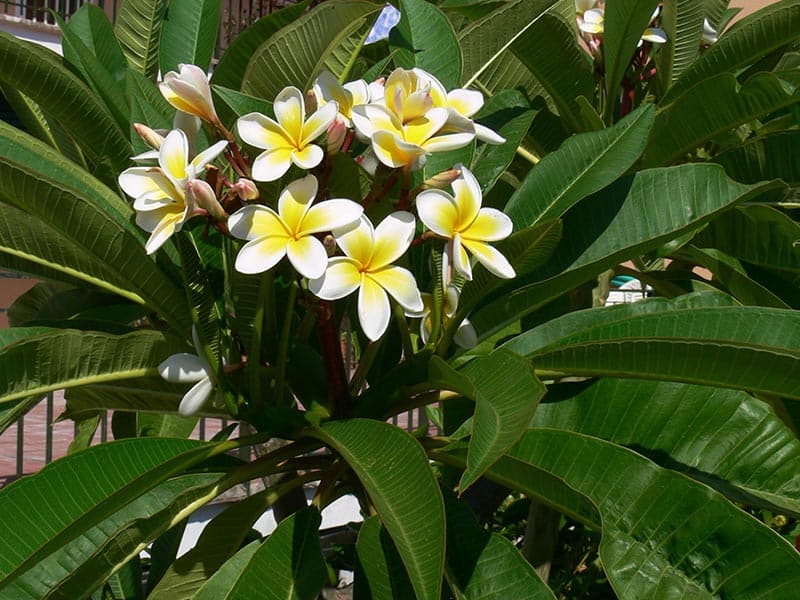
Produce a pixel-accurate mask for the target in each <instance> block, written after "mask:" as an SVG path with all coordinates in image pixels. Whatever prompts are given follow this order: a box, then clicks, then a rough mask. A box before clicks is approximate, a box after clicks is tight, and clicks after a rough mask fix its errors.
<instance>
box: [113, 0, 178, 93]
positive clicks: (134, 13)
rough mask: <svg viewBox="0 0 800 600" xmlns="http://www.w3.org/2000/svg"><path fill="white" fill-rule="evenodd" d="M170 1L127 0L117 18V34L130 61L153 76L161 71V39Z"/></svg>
mask: <svg viewBox="0 0 800 600" xmlns="http://www.w3.org/2000/svg"><path fill="white" fill-rule="evenodd" d="M166 9H167V3H166V0H123V2H122V5H121V6H120V7H119V12H118V13H117V16H116V19H115V20H114V34H115V35H116V36H117V40H118V41H119V45H120V46H121V47H122V52H123V53H124V54H125V58H126V59H128V64H129V65H130V66H131V68H132V69H134V70H135V71H136V72H138V73H141V74H142V75H144V76H145V77H147V78H149V79H153V78H154V77H155V76H156V73H157V72H158V41H159V37H160V36H161V22H162V20H163V18H164V13H165V11H166Z"/></svg>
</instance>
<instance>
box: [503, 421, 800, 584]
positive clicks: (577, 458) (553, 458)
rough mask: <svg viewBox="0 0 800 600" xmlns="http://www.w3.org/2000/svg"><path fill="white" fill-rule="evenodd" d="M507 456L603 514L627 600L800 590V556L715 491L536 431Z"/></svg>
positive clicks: (591, 442)
mask: <svg viewBox="0 0 800 600" xmlns="http://www.w3.org/2000/svg"><path fill="white" fill-rule="evenodd" d="M554 449H555V451H554ZM510 455H511V456H512V457H514V458H516V459H518V460H520V461H523V462H525V463H527V464H530V465H534V466H536V467H537V468H540V469H542V470H543V471H545V472H547V473H550V474H551V475H553V476H554V477H557V478H559V479H561V480H562V481H563V482H564V483H565V484H566V485H569V486H572V487H573V488H574V489H575V490H576V491H577V492H579V493H581V494H584V495H585V496H587V497H588V498H589V499H591V500H592V501H593V502H594V503H595V504H596V505H597V508H598V510H599V511H600V514H601V515H602V518H603V538H602V540H601V542H600V560H601V561H602V564H603V568H604V570H605V572H606V574H607V575H608V577H609V580H610V581H611V585H612V586H613V587H614V591H615V592H616V593H617V595H618V596H619V597H621V598H628V597H650V598H668V597H676V598H677V597H694V598H708V597H713V596H715V595H716V596H718V597H723V596H724V597H734V598H737V597H745V596H763V597H773V598H782V597H789V595H791V594H790V593H789V592H788V590H791V589H793V588H796V587H797V585H800V555H798V553H797V552H796V551H795V550H794V548H792V547H791V546H790V545H789V544H788V543H786V542H785V541H784V540H782V539H781V538H780V536H779V535H777V534H776V533H774V532H772V531H771V530H770V529H769V528H768V527H766V526H765V525H763V524H761V523H759V522H758V521H757V520H756V519H754V518H752V517H751V516H750V515H748V514H747V513H744V512H743V511H740V510H739V509H738V508H736V507H735V506H733V505H732V504H730V503H729V502H728V501H727V500H726V499H725V498H724V497H723V496H721V495H720V494H718V493H716V492H714V491H713V490H711V489H710V488H708V487H706V486H704V485H701V484H698V483H696V482H694V481H692V480H691V479H688V478H687V477H685V476H683V475H680V474H678V473H674V472H672V471H668V470H665V469H662V468H660V467H658V466H656V465H655V464H653V463H651V462H650V461H648V460H647V459H645V458H643V457H641V456H639V455H637V454H635V453H634V452H632V451H630V450H627V449H625V448H621V447H619V446H616V445H614V444H611V443H609V442H605V441H602V440H599V439H596V438H591V437H589V436H585V435H580V434H576V433H571V432H566V431H554V430H548V429H532V430H531V431H530V432H528V433H527V434H525V436H524V437H523V438H522V440H521V441H520V443H519V444H517V445H516V446H515V447H514V449H513V450H512V451H511V452H510ZM787 594H788V595H787Z"/></svg>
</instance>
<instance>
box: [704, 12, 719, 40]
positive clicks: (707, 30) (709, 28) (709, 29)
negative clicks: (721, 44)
mask: <svg viewBox="0 0 800 600" xmlns="http://www.w3.org/2000/svg"><path fill="white" fill-rule="evenodd" d="M718 40H719V38H718V37H717V30H716V29H714V27H713V25H711V23H710V22H709V20H708V18H705V19H703V44H705V45H706V46H710V45H711V44H716V43H717V41H718Z"/></svg>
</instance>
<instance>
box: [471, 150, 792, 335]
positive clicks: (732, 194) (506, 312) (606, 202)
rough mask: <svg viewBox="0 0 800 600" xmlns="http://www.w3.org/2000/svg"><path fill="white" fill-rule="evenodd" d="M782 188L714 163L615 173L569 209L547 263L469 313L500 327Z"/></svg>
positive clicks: (481, 328)
mask: <svg viewBox="0 0 800 600" xmlns="http://www.w3.org/2000/svg"><path fill="white" fill-rule="evenodd" d="M779 187H780V184H778V183H775V182H773V183H762V184H759V185H754V186H746V185H742V184H739V183H736V182H735V181H732V180H730V179H728V178H727V177H726V176H725V173H724V172H723V171H722V169H721V168H720V167H718V166H715V165H682V166H679V167H672V168H668V169H650V170H645V171H639V172H637V173H636V174H635V175H631V176H628V177H625V178H623V179H620V180H617V181H616V182H615V183H614V184H612V185H610V186H608V187H606V188H605V189H603V190H601V191H600V192H598V193H596V194H593V195H592V196H590V197H589V198H586V199H585V200H584V201H583V202H581V203H579V204H578V205H576V206H575V207H573V209H572V210H571V211H569V212H568V213H567V214H566V215H565V217H564V237H563V238H562V240H561V243H560V244H559V245H558V247H557V248H556V250H555V252H554V253H553V256H552V259H551V260H550V261H549V262H548V263H547V265H546V266H545V267H544V268H542V269H540V270H539V271H537V272H536V273H533V274H532V275H530V276H528V277H525V278H521V279H520V280H519V281H512V282H511V283H510V284H507V285H504V286H503V287H501V288H500V289H499V290H498V291H497V292H495V293H494V294H493V295H492V297H491V298H490V301H489V302H487V303H485V304H484V305H482V306H481V307H480V308H479V310H478V312H477V313H473V314H472V315H471V317H470V320H471V321H472V323H473V325H474V326H475V327H476V329H477V330H478V332H479V334H483V335H486V334H488V333H491V332H494V331H498V330H499V329H501V328H502V327H504V326H505V325H507V324H508V323H511V322H513V321H514V320H516V319H518V318H519V317H521V316H523V315H525V314H529V313H530V312H532V311H534V310H535V309H536V308H538V307H540V306H542V305H544V304H545V303H546V302H548V301H550V300H553V299H555V298H558V297H559V296H562V295H563V294H565V293H566V292H568V291H569V290H571V289H572V288H573V287H575V286H576V285H579V284H581V283H583V282H585V281H588V280H589V279H591V278H592V277H593V276H595V275H596V274H597V273H600V272H602V271H603V270H605V269H608V268H611V267H613V266H614V265H617V264H619V263H620V262H623V261H625V260H628V259H630V258H631V257H632V256H636V255H637V254H641V253H643V252H647V251H648V250H652V249H655V248H658V247H659V246H660V245H661V244H663V243H664V242H667V241H669V240H671V239H674V238H676V237H678V236H680V235H682V234H684V233H687V232H690V231H693V230H695V229H696V228H697V227H699V226H700V225H702V224H704V223H706V222H708V221H709V220H710V219H711V218H713V217H714V216H716V214H718V213H720V212H721V211H723V210H725V209H726V208H728V207H730V206H731V205H733V204H735V203H737V202H742V201H744V200H747V199H750V198H753V197H755V196H757V195H759V194H762V193H764V192H766V191H769V190H772V189H778V188H779ZM676 198H680V207H679V208H677V207H676V206H675V204H676Z"/></svg>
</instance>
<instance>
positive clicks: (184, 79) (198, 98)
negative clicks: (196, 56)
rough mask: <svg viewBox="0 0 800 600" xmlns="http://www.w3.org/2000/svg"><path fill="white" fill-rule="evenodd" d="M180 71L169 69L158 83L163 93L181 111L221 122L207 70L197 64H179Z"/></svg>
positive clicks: (215, 122) (206, 119) (209, 120)
mask: <svg viewBox="0 0 800 600" xmlns="http://www.w3.org/2000/svg"><path fill="white" fill-rule="evenodd" d="M178 67H179V69H180V73H176V72H175V71H169V72H168V73H167V74H166V75H164V80H163V81H162V82H161V83H159V84H158V89H159V90H161V94H162V95H163V96H164V98H166V99H167V102H169V103H170V104H171V105H172V106H174V107H175V108H177V109H178V110H180V111H183V112H185V113H189V114H190V115H194V116H195V117H199V118H200V119H202V120H203V121H208V122H209V123H214V124H219V117H217V112H216V110H215V109H214V102H213V100H212V99H211V88H210V87H209V85H208V76H207V75H206V73H205V71H203V69H201V68H200V67H197V66H195V65H184V64H181V65H178Z"/></svg>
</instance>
